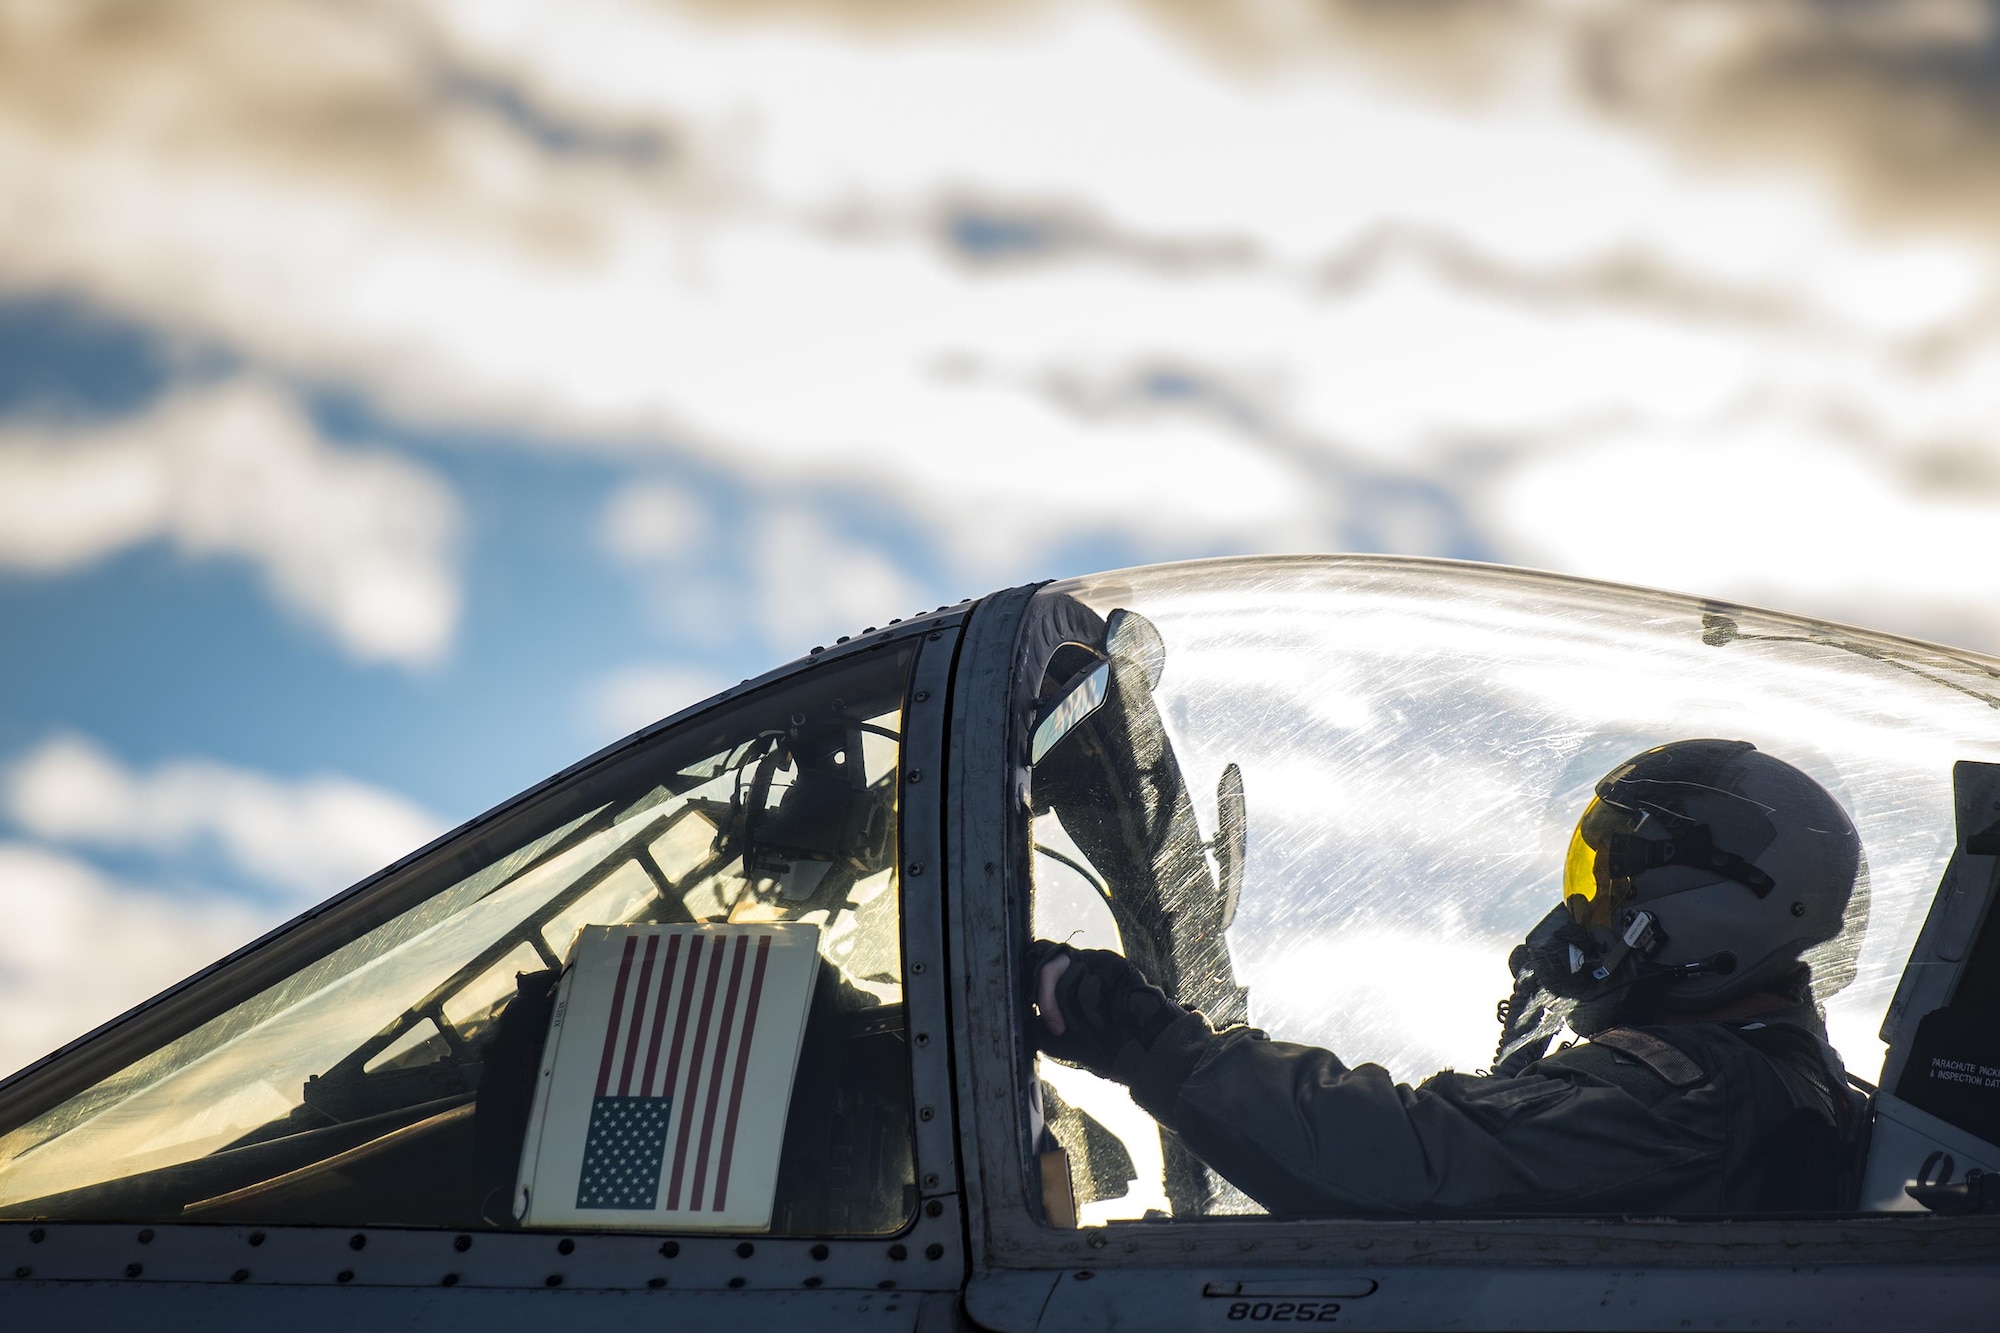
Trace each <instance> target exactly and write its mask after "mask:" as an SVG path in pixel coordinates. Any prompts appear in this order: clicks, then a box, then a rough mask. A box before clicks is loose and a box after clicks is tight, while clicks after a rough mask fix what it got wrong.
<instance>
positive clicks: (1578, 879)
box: [1563, 797, 1636, 927]
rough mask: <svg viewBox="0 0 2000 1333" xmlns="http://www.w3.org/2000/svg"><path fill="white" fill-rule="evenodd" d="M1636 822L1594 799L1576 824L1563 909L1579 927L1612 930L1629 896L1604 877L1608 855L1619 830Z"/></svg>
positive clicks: (1566, 868) (1567, 861) (1565, 864)
mask: <svg viewBox="0 0 2000 1333" xmlns="http://www.w3.org/2000/svg"><path fill="white" fill-rule="evenodd" d="M1634 822H1636V821H1633V819H1632V817H1631V816H1630V815H1628V814H1627V813H1626V812H1625V811H1623V810H1620V809H1618V808H1617V807H1615V806H1608V805H1606V804H1605V803H1604V802H1603V801H1601V800H1598V799H1597V798H1595V797H1593V798H1592V799H1591V802H1590V804H1589V805H1587V806H1585V807H1584V808H1583V817H1582V818H1580V819H1578V820H1577V821H1576V832H1575V833H1572V834H1571V835H1570V839H1569V851H1568V853H1567V854H1566V855H1565V856H1564V857H1563V905H1564V906H1565V907H1567V908H1569V915H1570V920H1572V921H1574V922H1576V924H1578V925H1579V926H1605V927H1609V926H1611V924H1612V918H1613V915H1614V914H1615V913H1616V912H1617V910H1618V908H1619V906H1620V905H1621V904H1622V903H1623V901H1624V899H1625V896H1626V894H1625V893H1622V892H1618V891H1616V890H1614V889H1613V887H1612V880H1611V877H1610V875H1608V874H1607V873H1605V865H1604V861H1605V853H1606V852H1607V851H1608V850H1609V849H1610V846H1611V835H1612V834H1613V833H1614V832H1616V831H1617V830H1618V828H1619V826H1620V825H1622V824H1630V823H1634ZM1627 892H1629V889H1628V890H1627Z"/></svg>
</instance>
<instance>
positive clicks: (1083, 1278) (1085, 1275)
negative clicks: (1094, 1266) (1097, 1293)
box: [1076, 1268, 1097, 1282]
mask: <svg viewBox="0 0 2000 1333" xmlns="http://www.w3.org/2000/svg"><path fill="white" fill-rule="evenodd" d="M1096 1276H1097V1274H1095V1273H1093V1272H1091V1271H1090V1270H1089V1269H1088V1268H1085V1269H1081V1270H1079V1271H1078V1272H1077V1274H1076V1280H1077V1281H1078V1282H1088V1281H1090V1279H1092V1278H1094V1277H1096Z"/></svg>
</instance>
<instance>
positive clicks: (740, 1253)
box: [736, 1240, 757, 1259]
mask: <svg viewBox="0 0 2000 1333" xmlns="http://www.w3.org/2000/svg"><path fill="white" fill-rule="evenodd" d="M755 1253H757V1247H756V1246H755V1245H752V1244H751V1243H750V1242H749V1241H747V1240H746V1241H744V1242H742V1243H741V1244H740V1245H738V1246H737V1247H736V1257H737V1258H738V1259H748V1258H749V1257H750V1256H751V1255H753V1254H755Z"/></svg>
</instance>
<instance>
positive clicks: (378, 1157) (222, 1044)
mask: <svg viewBox="0 0 2000 1333" xmlns="http://www.w3.org/2000/svg"><path fill="white" fill-rule="evenodd" d="M910 659H911V653H910V651H909V649H908V648H907V646H905V647H903V648H900V649H897V648H892V649H888V650H883V651H879V652H876V653H874V654H872V655H870V656H869V657H867V658H864V659H862V660H859V661H855V662H852V663H848V664H846V665H845V666H842V667H837V668H835V669H831V670H828V671H825V672H820V673H814V674H812V675H810V676H808V677H806V678H803V679H801V680H798V681H796V682H795V683H794V684H793V685H792V686H790V687H789V688H779V689H776V690H773V691H767V692H765V693H763V694H761V695H759V696H757V697H756V698H755V699H754V700H752V701H749V702H747V703H746V704H744V705H743V706H741V707H738V708H734V709H724V710H721V711H720V712H719V713H718V714H715V715H711V716H708V717H704V718H703V719H702V721H701V723H700V724H699V725H697V726H695V727H691V728H686V729H683V730H682V731H681V732H680V733H679V734H677V735H675V736H673V737H672V738H671V739H670V740H669V741H667V742H666V743H664V744H661V745H654V746H649V747H646V748H644V749H643V750H642V752H641V753H639V754H637V755H635V756H633V757H632V758H630V759H629V760H627V761H626V762H623V763H619V764H615V765H612V766H611V767H610V768H608V769H607V770H605V771H601V772H597V773H594V774H592V775H591V776H590V777H589V778H588V779H587V780H585V781H583V782H581V783H575V784H568V785H564V784H560V783H559V784H556V785H555V788H554V790H552V791H551V792H550V793H549V794H548V795H547V797H546V798H545V799H542V800H538V801H530V802H528V803H527V805H526V807H525V808H523V809H521V810H519V811H517V812H515V813H514V814H513V815H512V816H511V817H509V818H507V819H505V820H503V821H501V822H500V823H498V825H497V826H495V827H492V828H490V829H488V830H486V831H485V832H484V833H483V834H482V835H481V836H477V837H474V838H470V839H462V840H461V842H462V843H463V845H462V846H457V847H455V848H454V849H453V852H452V854H451V855H449V856H445V857H437V858H431V859H429V860H426V861H423V862H421V863H419V864H417V865H415V866H412V867H410V868H409V870H408V872H407V873H405V874H403V875H402V876H401V878H400V882H395V883H393V884H391V885H390V886H388V887H387V888H386V889H384V890H383V891H382V892H380V893H379V894H377V895H375V896H374V897H373V899H372V900H371V901H368V902H366V903H365V904H343V903H342V902H341V901H339V900H336V901H335V902H334V903H332V904H330V905H328V906H327V907H326V908H324V909H322V912H321V914H320V916H319V919H318V920H315V921H311V922H309V923H306V924H305V925H303V926H302V927H300V928H297V929H295V930H293V931H292V932H291V936H290V938H289V940H288V943H289V945H290V947H284V946H280V947H279V948H277V949H274V950H269V951H267V954H268V956H267V957H264V958H262V959H260V960H259V962H258V965H256V966H254V967H252V968H249V969H240V968H239V969H237V970H236V971H234V972H230V971H229V970H227V969H225V970H224V974H223V976H222V977H220V978H218V980H219V981H222V982H224V983H226V984H224V985H220V986H216V987H211V988H209V989H208V990H207V991H206V992H204V991H202V990H201V989H199V988H197V989H196V990H195V992H194V993H193V994H191V995H190V996H189V997H188V1000H189V1003H188V1004H187V1005H185V1006H181V1007H179V1008H178V1009H170V1010H169V1011H167V1012H164V1013H158V1014H157V1015H156V1019H155V1022H153V1023H152V1024H151V1025H150V1026H149V1027H148V1029H147V1030H145V1031H142V1032H135V1033H133V1034H132V1037H131V1040H130V1041H127V1042H120V1043H114V1044H112V1045H111V1047H110V1049H107V1050H104V1051H103V1052H102V1054H101V1056H98V1057H97V1058H94V1059H92V1060H89V1061H87V1062H85V1063H83V1064H82V1066H81V1067H79V1068H77V1069H76V1070H75V1071H74V1073H73V1074H72V1076H71V1078H70V1080H69V1082H70V1083H71V1084H73V1085H74V1086H73V1088H72V1089H69V1090H66V1095H64V1096H62V1097H61V1098H60V1099H59V1100H56V1101H55V1103H54V1104H53V1105H50V1106H48V1107H47V1109H45V1110H43V1111H42V1112H41V1113H40V1114H38V1115H36V1116H34V1117H33V1118H32V1119H30V1120H28V1121H27V1122H26V1123H24V1124H21V1125H20V1126H19V1127H17V1128H15V1129H14V1130H13V1131H12V1132H11V1133H9V1134H8V1135H7V1136H6V1137H5V1140H4V1142H0V1162H4V1165H0V1214H6V1215H10V1216H30V1217H56V1218H69V1219H92V1218H103V1219H117V1220H120V1221H133V1220H149V1221H168V1220H185V1221H200V1222H236V1221H243V1222H256V1223H264V1224H275V1223H286V1222H296V1223H316V1224H343V1225H359V1224H364V1223H389V1224H402V1225H429V1226H438V1227H452V1228H474V1229H477V1228H514V1227H519V1226H521V1225H524V1224H533V1223H535V1222H537V1221H539V1220H545V1219H546V1218H547V1217H548V1216H549V1215H550V1214H551V1212H553V1214H554V1215H555V1216H557V1217H558V1218H559V1219H560V1220H561V1221H563V1222H564V1223H565V1224H566V1225H570V1226H577V1225H583V1226H588V1225H591V1224H592V1223H593V1221H597V1222H598V1223H599V1224H600V1225H602V1224H607V1223H611V1224H615V1223H618V1222H625V1223H629V1222H630V1221H631V1217H630V1214H631V1213H632V1212H634V1211H640V1210H639V1209H638V1207H637V1203H638V1201H637V1200H636V1198H635V1197H633V1196H632V1194H631V1191H629V1190H628V1191H626V1192H625V1193H624V1194H623V1195H621V1196H618V1197H615V1198H614V1197H612V1196H606V1197H605V1198H604V1199H599V1200H593V1199H591V1198H589V1197H586V1196H585V1195H583V1194H580V1193H579V1191H578V1189H577V1188H576V1186H575V1184H574V1181H572V1182H571V1185H570V1188H569V1190H568V1195H567V1197H562V1195H561V1191H558V1190H554V1189H553V1188H552V1187H551V1189H549V1190H548V1191H545V1192H546V1194H547V1196H548V1197H546V1198H543V1197H534V1196H533V1195H532V1194H531V1189H532V1181H530V1180H527V1179H525V1178H524V1177H523V1175H522V1173H521V1162H522V1157H523V1147H524V1141H525V1140H526V1139H528V1138H529V1137H530V1136H533V1135H546V1136H547V1137H548V1138H549V1139H550V1140H551V1145H552V1146H551V1151H553V1150H554V1141H555V1140H556V1139H558V1138H560V1137H561V1135H560V1134H559V1128H560V1125H559V1122H557V1121H553V1120H552V1119H551V1117H552V1116H554V1115H555V1114H556V1113H557V1111H558V1110H559V1108H558V1107H552V1106H551V1105H550V1103H551V1101H552V1100H559V1099H560V1097H561V1095H562V1093H563V1089H562V1088H561V1087H558V1086H550V1085H551V1083H552V1081H553V1080H555V1079H556V1078H557V1077H558V1076H559V1075H560V1073H561V1071H560V1070H559V1069H557V1068H556V1062H555V1061H554V1059H553V1057H552V1056H551V1055H550V1053H549V1051H548V1049H547V1046H548V1044H549V1043H548V1039H547V1038H548V1034H549V1033H550V1032H551V1030H552V1029H551V1023H552V1018H553V1017H554V1014H555V1011H556V1010H557V1009H558V1008H559V1007H563V1006H567V1007H568V1008H569V1009H570V1010H572V1011H581V1010H582V1009H583V1008H584V1007H586V1004H585V1002H586V996H585V995H584V994H583V993H582V988H583V982H580V981H579V982H576V983H575V986H574V989H572V988H571V987H570V986H569V985H566V984H560V983H563V982H564V980H565V976H566V974H565V973H564V966H565V963H566V961H568V960H570V959H571V958H572V956H573V950H574V949H577V948H578V947H579V936H580V932H584V931H585V928H586V927H589V928H590V929H592V930H595V931H597V932H599V933H600V934H601V933H603V932H605V931H607V930H608V929H612V928H618V929H621V930H622V932H623V938H624V939H629V940H632V941H633V946H632V948H631V949H630V950H627V952H628V953H630V954H631V955H632V957H629V958H625V959H623V961H624V963H625V966H624V968H623V970H622V972H621V973H620V974H618V975H616V976H615V977H614V979H613V982H612V984H613V987H614V989H615V990H616V991H617V1001H616V1002H617V1005H618V1007H620V1009H621V1011H622V1012H627V1013H628V1014H629V1016H628V1018H627V1019H625V1020H624V1021H625V1028H624V1029H623V1030H622V1031H621V1032H620V1033H617V1034H613V1033H609V1032H603V1031H600V1032H597V1033H592V1034H581V1033H579V1034H577V1037H580V1038H587V1039H586V1040H583V1041H582V1043H581V1046H577V1045H576V1042H575V1039H574V1038H573V1039H572V1043H571V1045H570V1046H568V1047H565V1050H566V1051H568V1050H575V1051H576V1052H577V1057H576V1058H577V1060H579V1061H581V1063H582V1065H586V1066H588V1068H586V1069H584V1071H583V1073H584V1076H585V1081H586V1083H589V1082H590V1081H592V1080H595V1082H596V1084H597V1086H595V1087H586V1088H585V1089H584V1090H585V1092H588V1093H595V1094H596V1096H595V1100H598V1101H603V1100H606V1094H609V1100H611V1101H615V1102H617V1103H619V1104H620V1105H621V1106H624V1107H626V1108H627V1109H628V1110H629V1109H630V1108H631V1107H634V1106H636V1107H639V1108H641V1110H643V1107H644V1106H645V1105H646V1104H661V1105H665V1104H671V1103H673V1102H674V1101H676V1100H678V1101H681V1102H683V1103H690V1104H691V1105H692V1106H693V1107H694V1108H696V1112H695V1113H694V1114H684V1115H682V1116H681V1117H679V1118H678V1119H677V1120H676V1121H675V1122H674V1123H673V1125H671V1126H664V1127H662V1133H661V1134H660V1136H659V1137H660V1139H661V1140H662V1141H661V1142H660V1143H659V1144H658V1145H657V1148H656V1155H657V1156H658V1157H659V1158H661V1159H663V1160H665V1161H667V1162H670V1163H673V1164H674V1165H675V1166H676V1168H677V1171H678V1174H677V1176H676V1178H675V1179H674V1180H672V1181H669V1182H668V1186H667V1188H666V1190H664V1191H658V1192H657V1193H658V1197H653V1196H651V1195H649V1196H648V1197H647V1198H646V1199H645V1200H644V1207H645V1209H646V1210H650V1209H652V1208H653V1207H654V1206H655V1205H656V1204H657V1205H659V1206H660V1207H661V1208H662V1209H663V1215H662V1216H660V1217H657V1218H654V1219H652V1220H651V1223H650V1224H651V1225H652V1226H654V1227H659V1226H661V1225H665V1224H667V1223H668V1222H671V1223H672V1224H673V1225H675V1226H677V1227H682V1228H695V1229H699V1228H702V1227H704V1226H707V1227H714V1226H716V1225H718V1224H722V1223H729V1224H734V1225H738V1226H741V1225H743V1224H744V1219H743V1217H742V1216H741V1202H740V1201H742V1200H743V1199H745V1197H746V1196H750V1197H751V1202H752V1203H753V1204H755V1205H756V1206H755V1207H754V1208H753V1212H754V1214H755V1215H754V1216H753V1217H752V1218H751V1219H750V1221H751V1224H752V1225H754V1226H755V1227H757V1228H759V1229H766V1228H768V1229H769V1230H771V1231H775V1232H778V1233H782V1234H871V1233H880V1232H887V1231H894V1230H896V1229H897V1228H899V1227H901V1226H902V1225H903V1224H904V1223H905V1222H906V1221H907V1220H908V1219H909V1218H910V1217H911V1216H912V1215H913V1212H914V1209H915V1206H916V1204H915V1177H914V1174H913V1169H912V1162H911V1150H910V1138H911V1126H910V1121H911V1107H910V1091H909V1063H908V1059H907V1056H906V1034H905V1023H904V1016H903V1005H902V960H901V946H900V940H901V933H900V925H901V923H900V911H899V893H898V867H897V847H898V837H897V796H898V786H899V784H898V781H897V777H898V772H899V763H900V741H901V726H902V707H903V694H904V684H905V680H906V677H907V675H908V670H909V664H910ZM357 914H359V915H360V917H361V919H356V918H357ZM649 926H650V927H657V928H658V930H657V931H655V932H650V933H649V932H647V931H644V930H642V929H638V928H643V927H649ZM635 930H637V933H636V934H635V933H634V932H635ZM759 939H762V940H764V941H765V945H764V948H763V949H762V950H757V942H758V940H759ZM647 940H653V941H656V942H655V943H654V944H651V945H648V944H646V943H645V941H647ZM704 943H705V944H707V946H708V952H707V953H706V954H705V955H704V954H702V953H701V952H700V951H701V946H702V945H703V944H704ZM772 944H777V945H778V946H780V947H778V948H776V949H771V948H770V945H772ZM784 946H793V947H791V948H790V950H789V953H788V952H787V949H786V947H784ZM753 950H755V951H756V954H755V956H756V961H755V962H754V964H753V963H751V962H750V961H749V960H750V959H751V958H752V957H753ZM765 953H768V955H769V957H770V959H771V960H773V961H770V962H768V963H767V962H766V960H765V957H764V956H763V955H764V954H765ZM788 958H789V959H790V960H791V961H790V962H789V963H787V962H785V961H784V960H786V959H788ZM787 968H789V972H787ZM786 982H789V984H790V987H791V990H792V992H794V993H793V994H790V995H787V994H785V993H784V992H785V984H784V983H786ZM787 1004H789V1012H783V1010H785V1009H786V1006H787ZM753 1025H754V1026H755V1032H754V1034H753V1030H752V1029H753ZM599 1026H600V1027H603V1026H604V1024H603V1023H600V1024H599ZM555 1030H558V1031H560V1030H562V1029H561V1027H560V1025H558V1026H557V1028H556V1029H555ZM676 1033H679V1034H681V1035H680V1036H678V1037H676V1036H675V1035H674V1034H676ZM564 1035H566V1036H567V1035H569V1033H568V1032H565V1033H564ZM614 1035H615V1036H618V1037H619V1042H620V1043H621V1044H619V1045H618V1049H616V1050H613V1049H612V1046H613V1044H614V1043H613V1041H612V1037H613V1036H614ZM753 1036H754V1038H755V1044H753ZM663 1038H664V1040H663ZM765 1042H769V1043H770V1045H771V1049H772V1050H773V1051H774V1052H775V1061H776V1065H777V1066H781V1067H782V1068H781V1072H780V1076H779V1077H778V1078H777V1080H776V1082H777V1084H778V1085H783V1084H785V1083H789V1089H788V1090H786V1089H785V1088H783V1087H782V1086H778V1087H777V1088H776V1089H775V1092H774V1089H773V1087H772V1086H770V1084H771V1079H770V1078H769V1077H764V1081H763V1082H762V1083H760V1082H759V1078H760V1076H763V1075H764V1074H765V1073H766V1071H763V1070H761V1069H760V1067H759V1065H758V1060H759V1058H761V1057H760V1053H761V1051H762V1049H763V1048H762V1043H765ZM628 1046H629V1047H630V1049H629V1050H628V1049H626V1048H627V1047H628ZM767 1063H768V1062H767ZM600 1065H601V1066H603V1067H604V1068H605V1070H606V1076H605V1077H603V1078H598V1077H597V1075H598V1071H599V1067H600ZM746 1085H747V1086H748V1093H749V1095H748V1096H746ZM773 1101H777V1103H778V1104H776V1105H772V1104H771V1102H773ZM788 1108H789V1109H788ZM631 1113H632V1114H639V1113H640V1112H636V1111H635V1112H631ZM599 1118H600V1119H601V1115H600V1117H599ZM601 1128H602V1127H601V1126H598V1125H597V1124H596V1121H594V1120H592V1118H591V1115H590V1113H589V1110H588V1108H586V1110H585V1116H584V1121H583V1122H582V1124H581V1132H580V1133H579V1134H577V1135H576V1136H575V1137H576V1138H577V1140H579V1143H578V1145H577V1146H578V1147H580V1148H581V1147H583V1146H584V1145H587V1144H589V1143H590V1142H591V1139H592V1134H593V1133H594V1132H595V1130H596V1129H601ZM669 1129H670V1130H671V1131H672V1132H673V1134H674V1136H675V1137H674V1139H673V1140H671V1141H668V1140H665V1131H666V1130H669ZM614 1165H615V1164H614ZM732 1167H733V1169H734V1175H735V1181H734V1183H735V1197H736V1199H737V1200H739V1203H738V1204H737V1205H735V1211H733V1212H729V1211H726V1209H725V1205H726V1202H727V1198H728V1194H727V1191H728V1190H729V1186H730V1183H731V1181H730V1176H731V1171H732ZM760 1172H761V1175H762V1177H763V1178H762V1179H761V1180H760V1179H758V1177H759V1176H760ZM746 1180H747V1182H748V1183H746ZM760 1185H761V1188H760ZM669 1195H673V1196H676V1197H675V1198H674V1202H675V1203H677V1204H678V1205H679V1207H678V1208H676V1209H674V1210H672V1212H673V1213H678V1214H680V1215H679V1216H672V1215H668V1214H665V1213H664V1210H665V1205H666V1203H667V1201H668V1196H669ZM579 1200H581V1202H580V1203H579ZM612 1203H616V1204H619V1205H621V1206H619V1207H607V1206H605V1205H607V1204H612ZM705 1211H706V1212H707V1213H708V1214H709V1216H706V1217H705V1216H704V1215H703V1214H704V1212H705Z"/></svg>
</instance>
